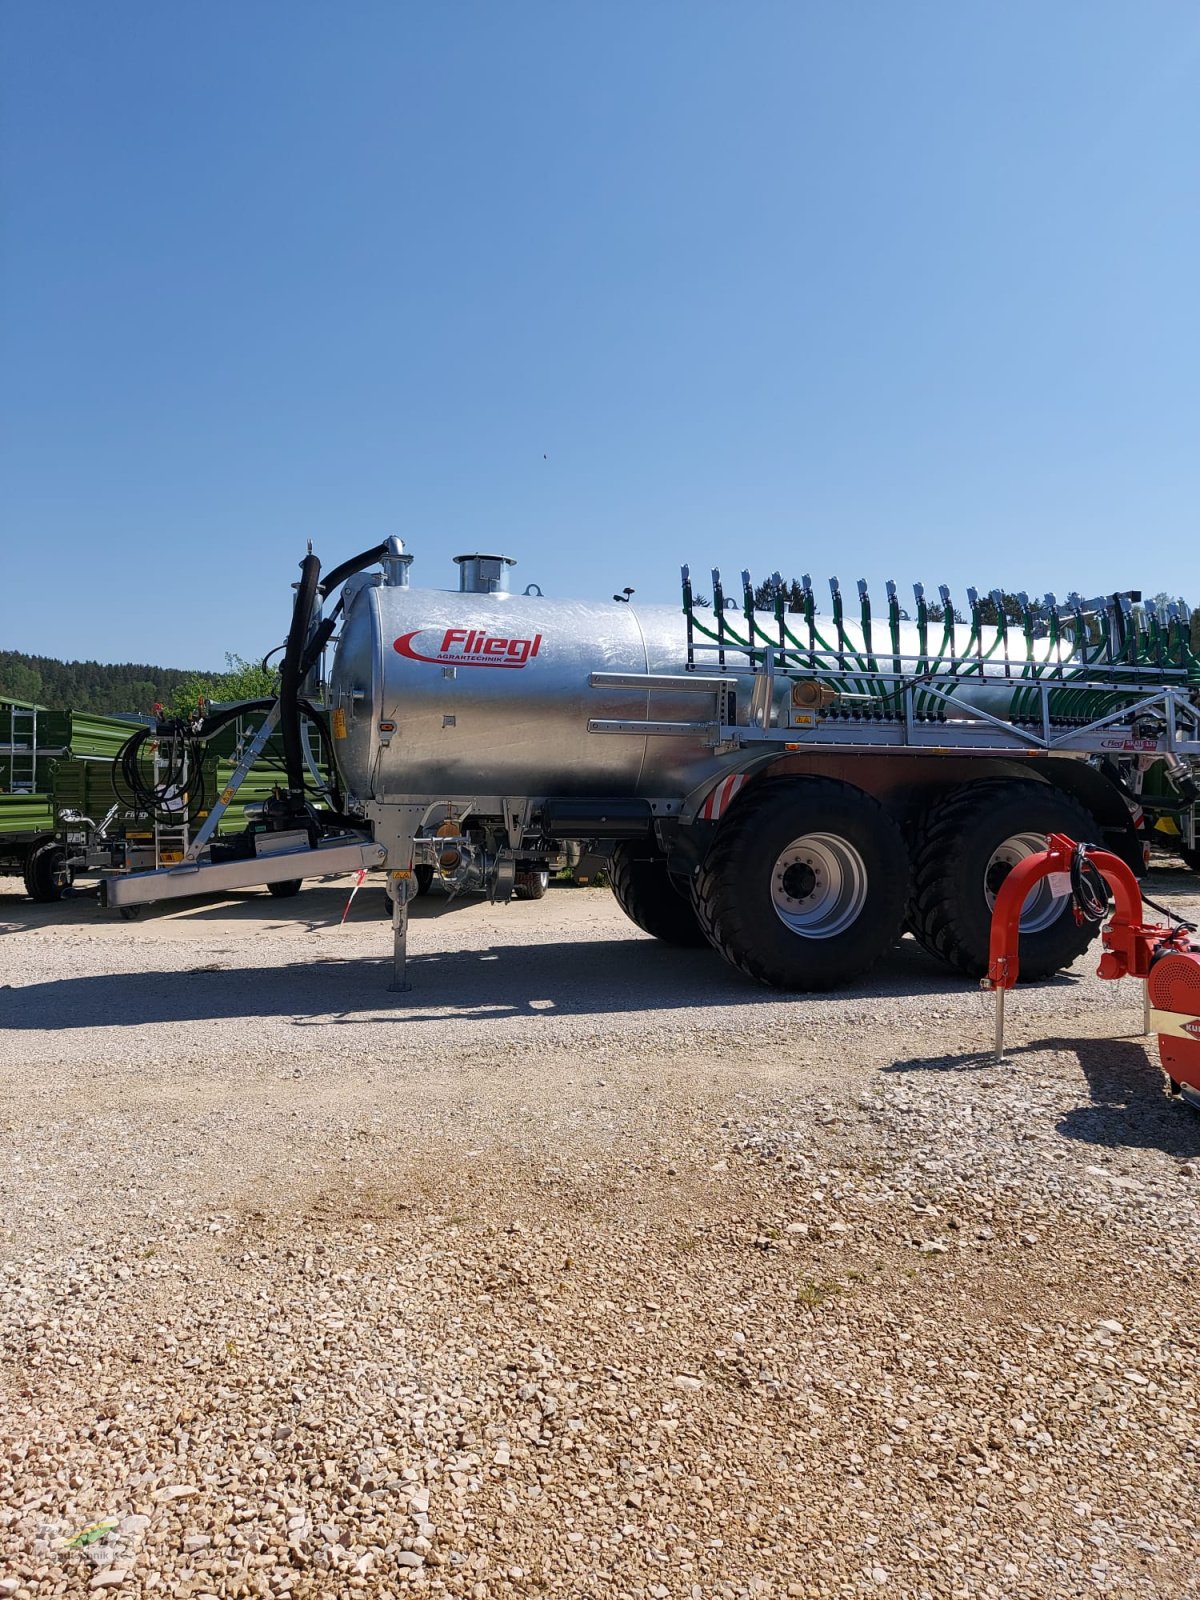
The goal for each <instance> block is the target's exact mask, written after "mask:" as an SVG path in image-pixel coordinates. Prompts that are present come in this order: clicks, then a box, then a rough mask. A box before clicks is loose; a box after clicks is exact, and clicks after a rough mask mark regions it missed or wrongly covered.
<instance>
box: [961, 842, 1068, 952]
mask: <svg viewBox="0 0 1200 1600" xmlns="http://www.w3.org/2000/svg"><path fill="white" fill-rule="evenodd" d="M1045 848H1046V835H1045V834H1044V833H1014V834H1013V836H1012V838H1011V839H1005V841H1004V843H1003V844H1002V845H999V846H998V847H997V848H996V849H995V850H993V851H992V853H991V856H990V857H989V858H988V864H987V866H986V867H985V868H984V871H983V893H984V898H985V899H986V900H987V907H988V910H989V911H992V910H994V909H995V905H996V896H997V895H998V894H999V892H1000V885H1001V884H1002V883H1003V882H1004V880H1005V878H1007V877H1008V875H1009V873H1010V872H1011V871H1012V869H1013V868H1014V867H1015V866H1016V865H1017V863H1018V861H1024V860H1025V859H1026V858H1027V857H1028V856H1035V855H1039V854H1040V853H1041V852H1042V851H1043V850H1044V849H1045ZM1051 881H1052V880H1051V879H1049V878H1042V879H1041V881H1040V882H1038V883H1036V884H1035V885H1034V886H1033V888H1032V889H1031V890H1030V892H1029V895H1028V897H1027V899H1026V901H1025V905H1024V907H1023V908H1022V911H1021V923H1020V928H1021V932H1022V933H1042V932H1044V931H1045V929H1047V928H1048V927H1050V925H1051V924H1052V923H1055V922H1057V921H1058V919H1059V917H1061V916H1062V914H1063V912H1064V911H1065V910H1066V907H1067V901H1068V900H1069V899H1070V898H1071V892H1070V890H1069V889H1067V890H1064V891H1062V892H1061V893H1058V892H1056V891H1055V890H1054V889H1053V888H1052V887H1051Z"/></svg>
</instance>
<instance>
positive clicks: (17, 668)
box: [0, 650, 277, 715]
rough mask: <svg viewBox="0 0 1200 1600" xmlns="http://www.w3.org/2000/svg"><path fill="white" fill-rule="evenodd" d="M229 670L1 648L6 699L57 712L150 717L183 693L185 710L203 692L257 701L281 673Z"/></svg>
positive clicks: (253, 665) (1, 689) (251, 665)
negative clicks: (63, 657)
mask: <svg viewBox="0 0 1200 1600" xmlns="http://www.w3.org/2000/svg"><path fill="white" fill-rule="evenodd" d="M225 666H226V670H225V671H224V672H216V673H211V672H210V673H202V672H189V671H187V670H186V669H184V668H180V667H152V666H148V665H146V664H145V663H144V662H123V663H119V664H115V665H110V664H108V663H104V662H100V661H60V660H59V659H58V658H57V657H55V656H33V655H26V654H24V653H23V652H22V651H20V650H0V698H10V699H13V700H33V701H35V702H36V703H37V704H38V705H43V706H46V707H48V708H49V709H50V710H51V711H97V712H102V713H105V714H111V713H115V712H121V711H136V712H140V713H142V714H143V715H145V714H146V713H148V712H152V711H153V710H154V707H155V706H156V705H163V706H169V707H174V706H175V704H176V702H177V701H178V700H179V698H180V695H181V693H182V695H183V700H184V705H183V709H184V710H189V709H193V708H194V706H195V698H194V697H195V695H198V694H201V693H202V694H204V695H206V696H207V697H208V698H211V699H213V700H257V699H260V698H262V697H263V696H265V695H271V694H274V693H275V687H276V682H277V677H276V674H275V673H274V672H272V671H270V670H269V669H268V670H267V671H266V672H263V670H262V668H261V667H260V666H259V665H258V663H257V662H254V661H246V660H244V659H243V658H242V657H241V656H238V655H227V656H226V657H225ZM185 686H186V690H185Z"/></svg>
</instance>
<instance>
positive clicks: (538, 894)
mask: <svg viewBox="0 0 1200 1600" xmlns="http://www.w3.org/2000/svg"><path fill="white" fill-rule="evenodd" d="M549 887H550V873H549V871H548V870H547V869H546V868H545V867H531V868H529V869H527V870H525V871H522V872H518V873H517V881H516V884H515V886H514V888H513V894H514V895H515V896H516V898H517V899H518V900H540V899H541V898H542V897H543V895H544V894H545V893H546V890H547V889H548V888H549Z"/></svg>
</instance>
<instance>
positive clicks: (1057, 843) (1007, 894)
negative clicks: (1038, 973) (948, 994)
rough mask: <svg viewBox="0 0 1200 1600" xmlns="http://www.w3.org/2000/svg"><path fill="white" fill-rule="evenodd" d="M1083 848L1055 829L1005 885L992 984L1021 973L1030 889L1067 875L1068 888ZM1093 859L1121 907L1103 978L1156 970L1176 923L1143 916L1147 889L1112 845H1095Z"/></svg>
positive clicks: (999, 900)
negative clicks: (1157, 950)
mask: <svg viewBox="0 0 1200 1600" xmlns="http://www.w3.org/2000/svg"><path fill="white" fill-rule="evenodd" d="M1078 849H1079V846H1078V844H1077V843H1076V842H1075V840H1074V839H1068V838H1067V836H1066V834H1065V833H1052V834H1051V835H1050V837H1049V839H1048V841H1047V848H1046V849H1045V850H1040V851H1038V853H1037V854H1036V855H1032V856H1026V857H1025V859H1024V861H1018V862H1017V864H1016V866H1015V867H1014V868H1013V869H1012V871H1011V872H1010V873H1009V875H1008V877H1007V878H1005V880H1004V882H1003V883H1002V884H1001V885H1000V893H999V894H998V895H997V896H996V905H995V908H994V910H993V911H992V931H991V939H990V942H989V945H988V975H987V984H986V987H987V988H989V989H1011V988H1012V987H1013V985H1014V984H1015V983H1016V981H1017V978H1018V976H1019V973H1020V959H1019V955H1018V948H1019V941H1020V930H1021V909H1022V907H1023V906H1024V904H1025V901H1026V898H1027V897H1028V895H1029V891H1030V890H1031V889H1032V888H1033V886H1034V884H1035V883H1040V882H1041V880H1042V879H1043V878H1050V877H1054V876H1061V877H1062V878H1063V879H1064V883H1063V888H1064V889H1066V888H1069V886H1070V882H1071V863H1072V861H1073V860H1074V858H1075V852H1076V851H1077V850H1078ZM1087 859H1088V864H1089V865H1090V866H1092V867H1094V868H1095V869H1096V871H1097V872H1098V873H1099V874H1100V876H1101V877H1102V878H1103V879H1104V880H1105V882H1106V883H1107V884H1108V885H1109V887H1110V888H1111V889H1112V892H1113V897H1114V899H1115V901H1116V910H1115V912H1114V913H1113V917H1112V920H1111V921H1110V922H1109V924H1108V927H1106V928H1105V930H1104V955H1103V957H1102V958H1101V961H1100V976H1101V977H1102V978H1125V977H1134V978H1144V977H1145V976H1146V974H1147V973H1148V972H1149V970H1150V954H1151V951H1152V950H1153V948H1154V946H1155V945H1157V944H1159V943H1161V942H1162V940H1163V939H1164V938H1170V937H1171V936H1172V935H1171V929H1170V928H1168V927H1165V926H1163V925H1161V924H1152V925H1150V926H1147V925H1145V924H1144V923H1143V922H1142V891H1141V890H1140V889H1139V888H1138V881H1137V879H1136V878H1135V877H1134V875H1133V872H1132V871H1131V869H1130V868H1129V867H1128V866H1127V865H1126V864H1125V862H1124V861H1122V860H1121V858H1120V856H1115V855H1113V853H1112V852H1111V851H1110V850H1096V849H1092V848H1089V849H1088V852H1087Z"/></svg>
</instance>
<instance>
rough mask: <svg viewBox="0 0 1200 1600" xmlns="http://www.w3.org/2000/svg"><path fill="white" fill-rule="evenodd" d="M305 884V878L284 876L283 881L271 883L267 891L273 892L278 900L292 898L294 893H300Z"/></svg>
mask: <svg viewBox="0 0 1200 1600" xmlns="http://www.w3.org/2000/svg"><path fill="white" fill-rule="evenodd" d="M303 886H304V879H303V878H284V879H283V881H282V882H281V883H269V884H268V885H267V893H268V894H273V895H274V896H275V898H276V900H290V899H291V898H292V896H293V895H294V894H299V893H300V890H301V889H302V887H303Z"/></svg>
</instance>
